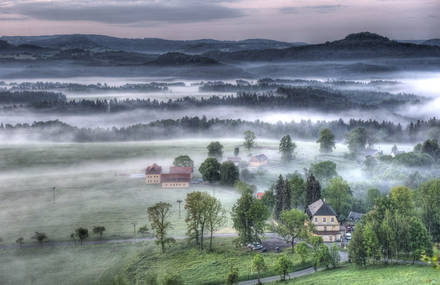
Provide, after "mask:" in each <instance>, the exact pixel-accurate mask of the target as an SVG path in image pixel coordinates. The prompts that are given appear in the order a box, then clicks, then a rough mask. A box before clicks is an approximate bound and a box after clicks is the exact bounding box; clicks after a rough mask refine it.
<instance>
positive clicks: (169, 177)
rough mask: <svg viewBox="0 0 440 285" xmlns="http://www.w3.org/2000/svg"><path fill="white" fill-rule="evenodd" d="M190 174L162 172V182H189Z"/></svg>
mask: <svg viewBox="0 0 440 285" xmlns="http://www.w3.org/2000/svg"><path fill="white" fill-rule="evenodd" d="M190 181H191V174H189V173H167V174H162V183H163V182H190Z"/></svg>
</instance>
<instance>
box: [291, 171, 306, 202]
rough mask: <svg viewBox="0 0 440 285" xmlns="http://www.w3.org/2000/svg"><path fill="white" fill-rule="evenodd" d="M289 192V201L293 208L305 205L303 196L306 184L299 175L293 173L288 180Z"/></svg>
mask: <svg viewBox="0 0 440 285" xmlns="http://www.w3.org/2000/svg"><path fill="white" fill-rule="evenodd" d="M289 184H290V190H291V201H292V206H293V207H294V208H298V207H299V206H304V204H305V200H306V197H305V194H306V182H305V181H304V179H303V178H302V177H301V175H300V174H299V173H297V172H296V173H294V174H293V175H292V176H291V177H290V179H289Z"/></svg>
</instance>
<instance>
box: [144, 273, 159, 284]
mask: <svg viewBox="0 0 440 285" xmlns="http://www.w3.org/2000/svg"><path fill="white" fill-rule="evenodd" d="M145 283H146V285H159V282H158V281H157V273H155V272H148V273H147V274H146V276H145Z"/></svg>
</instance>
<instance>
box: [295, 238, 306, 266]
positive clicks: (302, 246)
mask: <svg viewBox="0 0 440 285" xmlns="http://www.w3.org/2000/svg"><path fill="white" fill-rule="evenodd" d="M294 250H295V253H296V254H298V255H299V257H300V260H301V263H304V261H305V260H306V256H307V254H308V253H309V247H308V245H307V243H305V242H304V241H302V242H299V243H298V244H297V245H296V246H295V249H294Z"/></svg>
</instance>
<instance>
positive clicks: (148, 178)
mask: <svg viewBox="0 0 440 285" xmlns="http://www.w3.org/2000/svg"><path fill="white" fill-rule="evenodd" d="M161 174H162V167H160V166H159V165H157V164H156V163H153V164H152V165H151V166H148V167H147V169H146V170H145V183H147V184H160V183H161Z"/></svg>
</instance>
